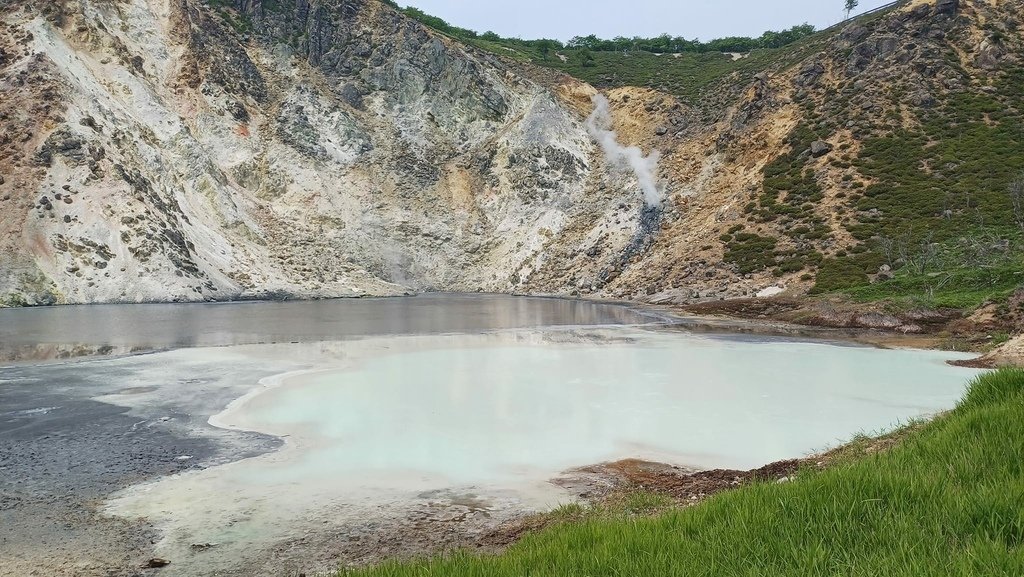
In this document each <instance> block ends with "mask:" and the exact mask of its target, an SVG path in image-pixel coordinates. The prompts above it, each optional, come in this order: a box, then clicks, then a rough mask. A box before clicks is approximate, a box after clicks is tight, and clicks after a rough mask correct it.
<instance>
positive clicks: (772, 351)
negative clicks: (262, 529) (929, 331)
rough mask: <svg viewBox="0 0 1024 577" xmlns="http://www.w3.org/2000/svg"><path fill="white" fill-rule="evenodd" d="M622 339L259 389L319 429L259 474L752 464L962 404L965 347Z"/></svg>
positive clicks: (253, 408)
mask: <svg viewBox="0 0 1024 577" xmlns="http://www.w3.org/2000/svg"><path fill="white" fill-rule="evenodd" d="M625 331H626V332H628V333H629V336H630V337H631V340H630V341H629V342H613V343H610V344H595V343H592V342H588V343H586V344H571V343H570V344H548V345H512V346H509V345H501V346H479V347H476V346H466V347H442V348H437V349H428V350H413V351H406V352H398V353H394V354H385V355H383V356H377V357H374V358H370V359H368V360H365V361H361V362H359V363H358V364H357V365H356V366H354V367H353V368H349V369H344V370H338V371H332V372H326V373H320V374H317V375H314V376H312V377H309V378H306V379H302V383H301V384H294V385H291V386H283V387H280V388H277V389H273V390H270V391H268V392H265V393H263V394H261V395H259V396H257V397H255V398H254V399H253V400H251V401H250V402H248V403H247V404H246V405H245V406H244V407H241V411H242V412H244V413H245V415H246V420H247V422H249V423H250V424H251V423H257V424H258V423H264V424H265V425H266V427H267V428H268V429H269V430H272V431H274V432H278V433H279V432H281V431H289V430H292V431H295V432H296V434H298V435H300V436H302V437H306V438H312V439H316V442H315V443H311V444H310V445H311V446H312V447H313V448H311V449H308V450H304V451H302V452H301V454H300V455H299V456H297V461H295V462H292V463H290V464H289V465H290V466H289V467H287V468H276V469H275V470H273V471H266V470H263V471H254V472H253V474H254V475H259V482H261V483H295V482H299V481H300V480H303V481H302V482H308V481H310V480H311V479H317V478H323V479H328V478H333V479H337V480H338V481H339V482H342V483H344V482H345V481H351V480H355V479H359V478H363V477H369V478H372V479H374V483H375V485H377V486H380V485H381V484H383V485H384V486H385V487H386V486H387V485H388V484H389V479H391V480H393V482H394V484H395V486H396V487H399V486H400V487H408V486H409V482H410V479H416V478H418V477H422V478H424V479H427V478H429V479H432V481H431V483H432V485H431V486H436V484H437V482H438V481H437V480H438V479H443V480H446V481H447V482H449V483H451V484H454V485H467V484H477V483H482V484H492V485H493V484H499V485H500V484H503V483H514V482H515V481H516V480H517V479H544V478H548V477H547V476H550V475H554V474H557V473H558V472H560V471H563V470H565V469H567V468H570V467H574V466H580V465H587V464H592V463H598V462H602V461H607V460H613V459H621V458H628V457H639V458H647V459H657V460H661V461H668V462H672V463H675V464H679V465H689V466H694V467H702V468H711V467H729V468H753V467H758V466H761V465H763V464H765V463H769V462H772V461H776V460H781V459H788V458H794V457H800V456H803V455H806V454H807V453H809V452H812V451H816V450H821V449H825V448H827V447H830V446H834V445H836V444H837V443H840V442H842V441H844V440H846V439H849V438H850V437H851V436H852V435H854V434H856V433H858V432H876V431H878V430H880V429H884V428H888V427H892V426H894V425H897V424H899V423H900V422H905V421H906V420H908V419H911V418H915V417H921V416H925V415H929V414H932V413H934V412H936V411H941V410H945V409H949V408H951V407H953V406H954V405H955V403H956V401H957V400H958V399H959V398H960V396H961V395H962V393H963V392H964V390H965V385H966V384H967V382H968V380H969V379H970V378H971V377H972V376H974V375H975V374H977V372H976V371H974V370H970V369H963V368H955V367H952V366H949V365H947V364H946V363H945V361H946V360H949V359H951V358H956V357H957V355H955V354H950V353H944V352H933V351H908V350H904V351H892V350H879V349H872V348H859V347H844V346H832V345H825V344H813V343H797V342H782V341H761V342H752V341H749V340H748V341H743V340H735V339H728V338H710V337H704V336H695V335H690V334H686V333H659V332H652V331H643V330H636V329H627V330H625Z"/></svg>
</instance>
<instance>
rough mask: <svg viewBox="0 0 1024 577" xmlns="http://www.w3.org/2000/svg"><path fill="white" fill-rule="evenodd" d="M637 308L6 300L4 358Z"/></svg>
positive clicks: (451, 327) (469, 300)
mask: <svg viewBox="0 0 1024 577" xmlns="http://www.w3.org/2000/svg"><path fill="white" fill-rule="evenodd" d="M651 320H652V319H651V318H650V317H648V316H646V315H643V314H640V313H638V312H636V311H634V310H632V309H629V308H626V307H622V306H616V305H608V304H600V303H591V302H583V301H572V300H564V299H551V298H530V297H511V296H501V295H462V294H431V295H422V296H416V297H405V298H383V299H340V300H327V301H292V302H247V303H219V304H147V305H92V306H64V307H49V308H39V309H5V310H0V362H3V361H14V360H26V359H30V360H43V359H53V358H63V357H72V356H86V355H96V354H100V355H102V354H123V353H127V352H131V351H133V350H135V351H138V350H147V349H168V348H185V347H196V346H223V345H238V344H258V343H281V342H314V341H323V340H336V339H345V338H351V337H357V336H370V335H417V334H439V333H449V332H467V331H485V330H495V329H513V328H530V327H550V326H575V325H607V324H640V323H645V322H650V321H651Z"/></svg>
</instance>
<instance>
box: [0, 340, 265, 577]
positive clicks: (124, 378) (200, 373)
mask: <svg viewBox="0 0 1024 577" xmlns="http://www.w3.org/2000/svg"><path fill="white" fill-rule="evenodd" d="M150 362H151V361H150V360H149V357H135V358H131V359H119V360H111V361H101V362H91V363H68V364H61V365H48V366H34V367H14V368H6V369H0V407H2V412H0V575H4V576H7V575H11V576H15V575H40V576H54V575H68V576H79V575H81V576H83V577H84V576H91V575H137V574H139V571H140V568H141V567H142V566H143V565H144V564H145V563H146V562H147V561H148V560H149V559H150V558H151V557H152V555H151V553H152V545H153V543H154V542H155V541H156V539H157V535H156V534H155V532H154V531H153V529H152V528H151V527H149V526H148V525H147V524H146V522H145V521H143V520H139V521H131V520H125V519H119V518H115V517H110V516H107V515H102V514H100V512H99V511H98V506H99V505H100V504H101V503H102V501H103V500H104V499H105V498H106V497H107V496H109V495H110V494H111V493H113V492H115V491H117V490H120V489H123V488H125V487H128V486H131V485H133V484H136V483H139V482H141V481H145V480H147V479H152V478H156V477H161V476H165V475H172V474H175V473H180V472H182V471H187V470H190V469H195V468H200V467H205V466H210V465H212V464H216V463H219V462H225V461H227V460H232V459H237V458H244V457H246V456H251V455H255V454H259V453H262V452H266V451H270V450H273V449H274V448H276V447H278V446H279V445H280V441H279V440H277V439H274V438H271V437H267V436H263V435H256V434H250V433H234V432H227V431H220V430H217V429H213V428H209V427H207V426H205V419H206V418H208V417H209V415H210V414H213V413H214V412H216V411H217V410H219V409H220V408H221V407H222V406H223V404H225V403H227V402H230V400H231V396H232V395H233V394H234V393H231V392H230V390H231V387H226V388H224V389H222V390H221V391H215V389H216V388H218V386H219V385H218V379H217V377H213V378H211V377H210V376H209V374H208V373H207V371H206V370H205V369H206V368H207V367H203V366H202V365H199V366H194V367H191V370H189V369H185V370H183V371H182V370H176V371H174V372H175V373H177V374H175V375H174V376H173V377H171V376H170V374H169V372H167V371H164V374H165V375H167V376H166V377H165V382H164V383H162V385H163V386H161V387H159V388H156V389H149V388H148V385H145V384H144V383H145V382H146V380H144V378H140V376H139V375H140V372H141V373H157V372H160V370H159V369H160V367H147V366H146V365H147V363H150ZM243 372H244V371H243ZM252 376H253V377H256V376H257V375H252ZM149 378H157V377H156V375H153V374H147V375H146V377H145V379H149ZM166 381H170V382H166ZM199 383H204V384H205V386H202V385H200V388H199V390H196V391H194V392H193V393H190V394H191V395H195V396H194V397H192V401H191V402H186V403H180V402H179V401H178V400H177V399H176V398H175V397H176V395H175V392H176V391H175V389H176V388H178V387H176V386H175V385H178V386H183V385H188V386H191V387H194V386H196V385H197V384H199ZM204 389H205V391H204ZM139 391H148V392H139ZM203 392H208V393H212V394H210V395H209V397H208V400H207V401H201V399H202V398H203V396H204V395H203ZM236 392H237V393H238V394H241V393H243V392H244V391H240V390H237V391H236ZM119 393H121V394H120V395H119V396H121V397H123V398H126V397H129V396H137V397H143V396H145V397H146V399H145V401H144V402H145V406H144V407H142V408H132V409H129V408H128V407H126V406H118V405H115V404H111V403H108V402H100V401H96V400H93V398H94V397H99V396H103V395H109V394H119Z"/></svg>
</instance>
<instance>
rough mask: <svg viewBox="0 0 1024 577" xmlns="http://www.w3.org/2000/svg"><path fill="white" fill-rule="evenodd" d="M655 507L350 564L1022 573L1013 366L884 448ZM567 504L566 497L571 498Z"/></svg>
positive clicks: (500, 572)
mask: <svg viewBox="0 0 1024 577" xmlns="http://www.w3.org/2000/svg"><path fill="white" fill-rule="evenodd" d="M840 461H841V462H840V463H839V464H837V465H835V466H834V467H831V468H829V469H827V470H824V471H810V470H808V471H804V472H802V473H801V474H799V475H798V476H797V478H796V479H795V480H794V481H793V482H790V483H785V484H781V485H779V484H759V485H753V486H749V487H746V488H743V489H739V490H736V491H733V492H729V493H724V494H720V495H718V496H716V497H714V498H712V499H710V500H709V501H707V502H706V503H704V504H703V505H700V506H697V507H692V508H686V509H672V510H670V511H668V512H665V513H661V514H659V515H656V516H654V517H630V516H623V517H618V518H616V517H607V516H604V517H598V518H584V520H582V521H579V522H567V523H564V524H560V525H557V526H555V527H553V528H551V529H548V530H545V531H542V532H540V533H537V534H533V535H529V536H527V537H526V538H525V539H523V540H522V541H521V542H519V543H518V544H516V545H514V546H512V547H511V548H510V549H509V550H508V551H507V552H506V553H505V554H503V555H500V556H495V557H486V556H476V555H473V554H471V553H458V554H455V555H452V556H449V557H448V558H444V559H435V560H430V561H421V562H414V563H406V564H401V563H391V564H386V565H383V566H380V567H376V568H370V569H365V570H357V571H351V572H343V573H342V574H343V575H350V576H359V577H403V576H410V577H411V576H416V577H429V576H438V577H440V576H445V577H470V576H472V577H501V576H509V577H511V576H515V577H523V576H527V575H530V576H565V577H573V576H579V577H584V576H587V577H598V576H605V575H607V576H648V575H649V576H676V575H679V576H683V575H685V576H694V577H697V576H705V575H706V576H709V577H711V576H714V577H725V576H749V577H755V576H757V577H760V576H764V575H786V576H794V575H807V576H815V577H817V576H823V575H836V576H839V575H842V576H871V577H920V576H923V575H927V576H930V577H936V576H963V577H967V576H972V577H973V576H982V575H984V576H1000V575H1006V576H1018V575H1024V548H1022V547H1024V506H1022V504H1024V371H1022V370H1003V371H999V372H994V373H989V374H986V375H984V376H982V377H980V378H979V379H977V380H976V381H975V382H974V383H972V385H971V388H970V390H969V392H968V393H967V394H966V396H965V397H964V399H963V400H962V401H961V403H960V405H959V406H958V407H957V408H956V409H955V410H954V411H952V412H951V413H950V414H948V415H947V416H945V417H942V418H939V419H938V420H936V421H933V422H931V423H928V424H925V425H916V426H914V427H913V428H912V429H911V430H910V431H909V432H908V433H907V434H906V435H905V436H904V438H903V440H902V441H901V442H900V443H899V444H898V445H897V446H896V447H895V448H893V449H891V450H889V451H885V452H880V453H874V454H870V455H868V456H862V457H856V458H851V459H849V460H845V459H841V460H840ZM577 512H578V511H577Z"/></svg>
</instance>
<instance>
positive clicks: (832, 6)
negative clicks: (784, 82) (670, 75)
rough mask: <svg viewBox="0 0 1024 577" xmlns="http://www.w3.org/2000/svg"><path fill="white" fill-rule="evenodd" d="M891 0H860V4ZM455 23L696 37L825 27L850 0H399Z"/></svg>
mask: <svg viewBox="0 0 1024 577" xmlns="http://www.w3.org/2000/svg"><path fill="white" fill-rule="evenodd" d="M890 1H891V0H860V7H858V8H857V10H856V12H863V11H865V10H870V9H871V8H876V7H878V6H882V5H884V4H888V3H889V2H890ZM399 4H401V5H403V6H415V7H416V8H419V9H420V10H423V11H424V12H426V13H427V14H431V15H434V16H439V17H441V18H443V19H445V20H447V21H448V22H449V23H450V24H453V25H455V26H461V27H462V28H469V29H470V30H476V31H477V32H486V31H488V30H491V31H494V32H497V33H498V34H500V35H502V36H507V37H519V38H524V39H535V38H555V39H558V40H563V41H565V40H569V39H570V38H572V37H573V36H586V35H588V34H597V35H598V36H599V37H602V38H612V37H615V36H645V37H646V36H657V35H659V34H662V33H665V32H667V33H669V34H671V35H672V36H683V37H686V38H689V39H693V38H699V39H701V40H705V41H706V40H712V39H714V38H722V37H725V36H760V35H761V33H762V32H764V31H765V30H782V29H785V28H790V27H792V26H795V25H797V24H803V23H804V22H807V23H810V24H813V25H814V26H816V27H817V28H819V29H820V28H825V27H827V26H829V25H832V24H835V23H837V22H839V21H840V20H842V19H843V15H844V12H843V4H844V0H782V1H776V2H770V1H767V2H766V1H765V0H621V1H615V0H515V1H514V2H512V1H508V0H399Z"/></svg>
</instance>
